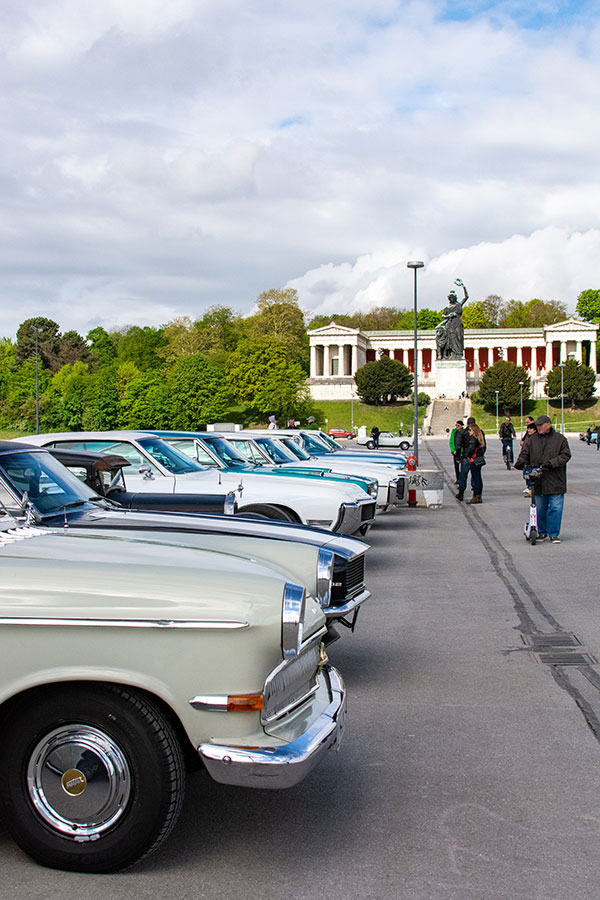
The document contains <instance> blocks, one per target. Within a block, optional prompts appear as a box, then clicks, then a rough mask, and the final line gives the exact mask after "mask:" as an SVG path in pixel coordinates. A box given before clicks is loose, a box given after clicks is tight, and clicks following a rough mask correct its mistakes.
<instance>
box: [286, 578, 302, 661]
mask: <svg viewBox="0 0 600 900" xmlns="http://www.w3.org/2000/svg"><path fill="white" fill-rule="evenodd" d="M305 605H306V591H305V590H304V588H303V587H300V585H298V584H291V583H290V582H288V583H287V584H286V586H285V589H284V592H283V609H282V612H281V650H282V652H283V658H284V659H290V658H292V657H294V656H298V654H299V653H300V647H301V646H302V623H303V622H304V608H305Z"/></svg>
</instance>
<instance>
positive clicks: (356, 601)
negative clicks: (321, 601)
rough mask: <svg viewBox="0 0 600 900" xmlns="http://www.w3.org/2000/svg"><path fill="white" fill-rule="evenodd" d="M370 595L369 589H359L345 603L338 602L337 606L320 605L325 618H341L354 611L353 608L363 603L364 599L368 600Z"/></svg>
mask: <svg viewBox="0 0 600 900" xmlns="http://www.w3.org/2000/svg"><path fill="white" fill-rule="evenodd" d="M370 596H371V591H367V590H366V589H365V590H364V591H361V592H360V594H357V595H356V597H352V599H351V600H348V601H347V602H346V603H340V604H339V605H338V606H323V607H321V608H322V610H323V612H324V613H325V618H326V619H341V618H343V617H344V616H347V615H348V613H351V612H354V610H355V609H358V607H359V606H360V605H361V603H364V602H365V600H368V599H369V597H370Z"/></svg>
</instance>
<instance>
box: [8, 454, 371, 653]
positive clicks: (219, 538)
mask: <svg viewBox="0 0 600 900" xmlns="http://www.w3.org/2000/svg"><path fill="white" fill-rule="evenodd" d="M165 496H166V497H173V496H174V495H172V494H166V495H165ZM0 502H2V503H3V504H4V506H5V507H6V508H7V509H8V510H9V511H10V512H12V513H13V514H15V515H17V514H19V513H20V512H21V511H22V510H24V509H26V510H27V511H28V516H29V518H30V520H31V521H33V522H35V523H36V524H37V525H43V526H50V527H51V526H54V525H63V526H68V527H69V528H71V529H76V528H93V529H95V530H98V529H108V530H115V529H120V530H125V531H135V530H147V529H156V530H160V531H163V532H164V531H172V532H177V533H179V534H181V533H183V532H187V533H188V539H187V540H188V542H189V543H190V545H191V546H194V547H198V548H201V549H210V550H216V551H223V550H228V549H231V550H232V552H233V553H236V554H238V555H240V556H248V557H251V558H253V559H256V560H258V561H261V562H264V563H265V564H266V565H268V566H275V567H277V566H278V565H279V564H280V563H281V564H282V565H283V567H284V568H283V570H284V571H285V573H286V574H291V575H293V578H294V580H295V581H296V582H298V583H299V584H302V585H303V586H304V587H305V588H306V590H307V591H309V592H310V593H311V594H312V595H313V596H315V597H317V599H318V600H319V603H320V604H321V606H322V608H323V610H324V612H325V615H326V617H327V622H328V631H329V633H328V638H327V639H328V641H330V640H335V638H336V637H337V631H336V629H335V625H336V624H340V625H344V626H346V627H348V628H352V629H353V628H354V626H355V623H356V617H357V615H358V610H359V608H360V606H361V605H362V603H364V601H365V600H367V599H368V598H369V596H370V593H369V591H368V590H367V589H366V587H365V554H366V552H367V550H368V549H369V546H368V544H365V543H364V542H363V541H362V540H358V539H357V538H351V537H346V536H342V535H338V534H332V533H331V532H330V531H324V530H321V529H316V528H308V527H307V526H300V525H291V524H287V523H283V522H274V521H267V520H258V519H252V518H242V517H237V516H235V517H231V516H227V517H223V516H214V515H202V516H200V515H183V514H175V513H168V512H165V513H162V514H161V513H159V512H156V511H146V510H144V511H138V510H126V509H123V508H120V507H118V506H116V505H115V504H114V503H112V502H111V501H110V499H107V498H104V497H101V496H98V495H97V493H96V492H95V491H94V490H93V489H91V490H90V488H89V487H87V486H86V485H85V484H83V483H82V482H81V481H80V480H79V479H78V478H76V477H75V476H74V475H73V474H72V473H71V472H69V471H68V470H67V469H66V468H65V467H64V466H63V465H61V464H60V463H59V462H58V460H56V459H54V457H53V456H51V454H50V453H49V452H48V451H46V450H44V449H42V448H39V447H34V446H27V445H24V444H21V443H19V444H17V443H16V442H13V441H0ZM282 561H284V562H282Z"/></svg>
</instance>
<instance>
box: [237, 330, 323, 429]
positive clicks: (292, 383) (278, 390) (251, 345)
mask: <svg viewBox="0 0 600 900" xmlns="http://www.w3.org/2000/svg"><path fill="white" fill-rule="evenodd" d="M227 383H228V385H229V389H230V391H231V393H232V395H233V396H234V397H236V398H237V400H238V401H239V402H241V403H245V404H247V405H248V406H250V407H251V408H252V410H253V411H254V413H255V414H256V415H258V416H263V417H266V416H267V415H269V414H270V413H275V414H276V415H277V416H278V417H279V418H282V417H287V416H292V415H296V414H297V413H301V414H304V413H305V412H306V409H307V408H308V407H307V390H306V373H305V372H304V371H303V369H302V368H301V366H300V365H298V363H297V362H294V361H293V360H291V359H290V352H289V349H288V347H287V346H286V345H285V344H283V343H281V341H277V340H275V339H274V338H268V337H266V338H260V339H259V338H257V339H254V340H247V341H243V342H242V343H241V344H240V345H239V347H238V348H237V350H236V351H235V352H234V353H232V354H231V356H230V357H229V360H228V363H227Z"/></svg>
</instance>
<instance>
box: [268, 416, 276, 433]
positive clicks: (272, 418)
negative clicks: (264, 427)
mask: <svg viewBox="0 0 600 900" xmlns="http://www.w3.org/2000/svg"><path fill="white" fill-rule="evenodd" d="M268 428H269V431H276V430H277V416H275V415H272V416H269V426H268Z"/></svg>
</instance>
